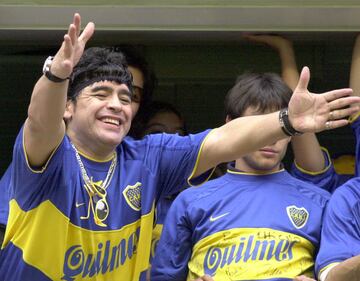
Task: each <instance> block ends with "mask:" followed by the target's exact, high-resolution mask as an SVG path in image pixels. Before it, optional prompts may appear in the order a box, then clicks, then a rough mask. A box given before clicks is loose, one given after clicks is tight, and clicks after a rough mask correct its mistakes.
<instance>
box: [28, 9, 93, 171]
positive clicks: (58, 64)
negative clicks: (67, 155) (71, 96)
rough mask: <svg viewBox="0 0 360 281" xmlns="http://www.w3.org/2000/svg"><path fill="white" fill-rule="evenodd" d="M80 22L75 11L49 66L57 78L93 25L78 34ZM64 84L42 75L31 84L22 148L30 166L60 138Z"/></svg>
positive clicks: (66, 71) (73, 59)
mask: <svg viewBox="0 0 360 281" xmlns="http://www.w3.org/2000/svg"><path fill="white" fill-rule="evenodd" d="M80 21H81V19H80V15H79V14H75V15H74V19H73V23H72V24H70V25H69V29H68V32H67V34H66V35H65V36H64V41H63V43H62V45H61V48H60V49H59V51H58V52H57V54H56V55H55V57H54V60H53V63H52V65H51V72H52V73H53V74H54V75H56V76H58V77H60V78H66V77H69V76H70V74H71V72H72V70H73V67H74V66H75V65H76V64H77V63H78V61H79V59H80V57H81V55H82V54H83V51H84V48H85V44H86V42H87V41H88V40H89V39H90V37H91V36H92V34H93V32H94V24H93V23H88V25H87V26H86V27H85V29H84V31H83V32H82V33H81V35H80ZM68 83H69V82H68V80H66V81H64V82H61V83H54V82H51V81H50V80H48V79H47V78H46V77H45V76H42V77H41V78H40V79H39V80H38V82H37V83H36V85H35V87H34V90H33V93H32V96H31V101H30V105H29V108H28V117H27V119H26V121H25V125H24V143H25V149H26V153H27V157H28V160H29V163H30V164H31V165H32V166H41V165H43V164H44V163H45V162H46V160H47V159H48V158H49V156H50V154H51V152H52V151H54V149H55V148H56V147H57V145H59V143H60V142H61V140H62V138H63V137H64V134H65V123H64V121H63V115H64V112H65V106H66V99H67V89H68Z"/></svg>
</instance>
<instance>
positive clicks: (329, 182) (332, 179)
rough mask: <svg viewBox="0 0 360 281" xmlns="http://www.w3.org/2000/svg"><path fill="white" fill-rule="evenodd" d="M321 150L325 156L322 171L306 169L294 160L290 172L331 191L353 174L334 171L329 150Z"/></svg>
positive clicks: (298, 177)
mask: <svg viewBox="0 0 360 281" xmlns="http://www.w3.org/2000/svg"><path fill="white" fill-rule="evenodd" d="M322 150H323V154H324V158H325V168H324V169H323V170H322V171H319V172H311V171H307V170H305V169H303V168H301V167H300V166H299V165H297V164H296V162H294V163H293V165H292V166H291V169H290V173H291V175H292V176H294V177H295V178H297V179H299V180H302V181H305V182H308V183H312V184H314V185H316V186H318V187H320V188H322V189H324V190H326V191H328V192H330V193H333V192H334V191H335V190H336V189H337V188H338V187H339V186H340V185H342V184H344V183H345V182H346V181H348V180H349V179H350V178H352V177H353V175H344V174H340V173H338V172H336V170H335V167H334V165H333V163H332V161H331V158H330V155H329V152H328V151H327V150H326V149H325V148H322Z"/></svg>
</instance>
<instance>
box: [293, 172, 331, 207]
mask: <svg viewBox="0 0 360 281" xmlns="http://www.w3.org/2000/svg"><path fill="white" fill-rule="evenodd" d="M287 184H289V185H291V186H292V187H293V188H295V189H296V191H297V192H299V195H302V196H304V197H306V198H308V199H309V200H311V201H313V202H314V203H316V204H318V205H320V206H321V207H324V206H325V205H326V203H327V201H328V200H329V199H330V197H331V194H330V193H329V192H328V191H326V190H325V189H322V188H320V187H318V186H316V185H315V184H312V183H310V182H305V181H302V180H300V179H297V178H295V177H294V176H292V175H290V174H288V182H287Z"/></svg>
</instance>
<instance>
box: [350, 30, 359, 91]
mask: <svg viewBox="0 0 360 281" xmlns="http://www.w3.org/2000/svg"><path fill="white" fill-rule="evenodd" d="M359 77H360V35H358V36H357V37H356V40H355V45H354V48H353V54H352V60H351V69H350V88H351V89H353V91H354V95H356V96H360V78H359Z"/></svg>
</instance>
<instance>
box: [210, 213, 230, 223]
mask: <svg viewBox="0 0 360 281" xmlns="http://www.w3.org/2000/svg"><path fill="white" fill-rule="evenodd" d="M228 214H230V213H229V212H227V213H225V214H222V215H219V216H216V217H213V216H210V221H211V222H213V221H217V220H218V219H221V218H223V217H225V216H227V215H228Z"/></svg>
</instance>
